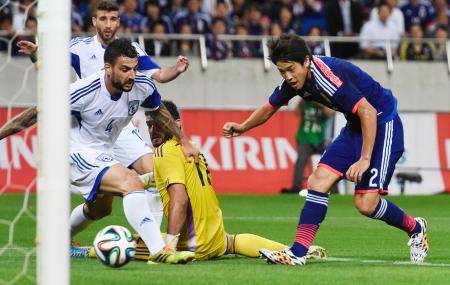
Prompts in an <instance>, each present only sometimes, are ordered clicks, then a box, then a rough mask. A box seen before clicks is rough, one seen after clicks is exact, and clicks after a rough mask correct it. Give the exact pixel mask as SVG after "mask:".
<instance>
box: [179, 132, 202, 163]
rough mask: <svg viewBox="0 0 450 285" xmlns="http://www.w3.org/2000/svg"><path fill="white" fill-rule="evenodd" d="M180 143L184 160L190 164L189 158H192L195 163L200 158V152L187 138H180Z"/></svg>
mask: <svg viewBox="0 0 450 285" xmlns="http://www.w3.org/2000/svg"><path fill="white" fill-rule="evenodd" d="M180 143H181V148H182V149H183V153H184V156H185V157H186V160H187V161H189V162H191V158H194V162H195V163H197V162H198V159H199V156H200V150H199V149H198V148H197V147H196V146H195V145H194V144H192V143H191V142H190V141H189V140H188V139H187V138H182V139H181V140H180Z"/></svg>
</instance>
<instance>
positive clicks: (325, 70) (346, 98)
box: [223, 35, 428, 265]
mask: <svg viewBox="0 0 450 285" xmlns="http://www.w3.org/2000/svg"><path fill="white" fill-rule="evenodd" d="M269 49H270V59H271V61H272V62H273V63H274V64H275V65H276V66H277V68H278V70H279V72H280V75H281V77H283V80H282V82H281V83H280V84H279V85H278V86H277V87H276V88H275V90H274V91H273V93H272V95H271V96H270V97H269V100H268V102H267V103H266V104H264V105H263V106H261V107H259V108H258V109H257V110H256V111H254V112H253V113H252V114H251V115H250V116H249V117H248V118H247V120H245V121H244V122H243V123H241V124H239V123H235V122H227V123H225V125H224V126H223V134H224V136H225V137H227V138H231V137H235V136H239V135H241V134H243V133H245V132H247V131H248V130H250V129H252V128H255V127H257V126H259V125H261V124H263V123H264V122H266V121H267V120H268V119H269V118H270V117H271V116H272V115H273V114H275V113H276V111H277V110H278V109H279V108H280V107H281V106H283V105H285V104H287V103H288V101H289V100H290V99H292V98H293V97H295V96H300V97H302V98H303V100H306V101H315V102H318V103H320V104H323V105H325V106H327V107H328V108H331V109H333V110H335V111H338V112H342V113H343V114H344V115H345V117H346V119H347V125H346V126H345V127H344V128H343V129H342V130H341V132H340V134H339V135H338V137H337V138H336V139H335V140H334V141H333V142H332V143H331V144H330V146H328V148H327V150H326V152H325V153H324V154H323V156H322V158H321V160H320V163H319V167H317V169H316V170H315V171H314V172H313V173H312V175H311V176H310V177H309V179H308V195H307V197H306V202H305V205H304V207H303V210H302V212H301V214H300V220H299V224H298V228H297V234H296V239H295V241H294V243H293V245H292V247H291V248H288V249H286V250H282V251H269V250H265V249H262V250H261V251H260V253H261V255H262V257H264V258H266V259H267V262H268V263H270V264H288V265H303V264H305V261H306V258H305V255H306V252H307V251H308V248H309V247H310V245H311V243H312V241H313V240H314V237H315V235H316V233H317V230H318V229H319V226H320V224H321V223H322V221H323V220H324V218H325V215H326V212H327V208H328V193H329V192H330V189H331V187H332V186H333V185H334V184H335V183H336V182H337V181H338V180H340V179H342V178H345V179H348V180H350V181H353V182H354V183H355V197H354V202H355V206H356V208H357V209H358V211H359V212H360V213H361V214H363V215H365V216H367V217H370V218H372V219H378V220H382V221H384V222H386V223H387V224H388V225H391V226H394V227H397V228H399V229H401V230H403V231H405V232H406V233H407V234H408V235H409V237H410V239H409V242H408V245H409V246H410V259H411V261H412V262H414V263H421V262H423V261H424V259H425V258H426V256H427V253H428V239H427V222H426V221H425V219H423V218H413V217H411V216H410V215H409V214H407V213H406V212H405V211H403V210H402V209H400V208H399V207H398V206H396V205H395V204H394V203H392V202H390V201H389V200H387V199H384V198H382V196H383V195H386V194H387V193H388V185H389V181H390V180H391V177H392V174H393V172H394V169H395V164H396V163H397V161H398V159H399V158H400V157H401V155H402V153H403V150H404V146H403V127H402V122H401V120H400V117H399V115H398V114H397V100H396V98H395V97H394V96H393V95H392V92H391V91H390V90H388V89H385V88H383V87H382V86H381V85H380V84H379V83H378V82H376V81H375V80H374V79H373V78H372V77H370V76H369V75H368V74H367V73H365V72H364V71H362V70H361V69H360V68H358V67H357V66H355V65H353V64H352V63H350V62H348V61H345V60H341V59H338V58H333V57H318V56H313V55H311V54H310V51H309V50H308V48H307V46H306V44H305V42H304V40H303V39H301V38H300V37H299V36H296V35H282V36H281V37H280V38H278V39H275V40H273V41H271V42H270V43H269Z"/></svg>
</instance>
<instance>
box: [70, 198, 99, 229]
mask: <svg viewBox="0 0 450 285" xmlns="http://www.w3.org/2000/svg"><path fill="white" fill-rule="evenodd" d="M83 208H84V203H83V204H81V205H78V206H76V207H75V208H74V209H73V210H72V213H70V237H73V236H75V235H76V234H77V233H79V232H81V231H82V230H84V229H85V228H87V227H88V226H89V225H90V224H92V223H93V222H94V221H93V220H91V219H89V218H88V217H86V215H85V214H84V210H83Z"/></svg>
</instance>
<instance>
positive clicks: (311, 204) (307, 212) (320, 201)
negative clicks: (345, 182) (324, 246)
mask: <svg viewBox="0 0 450 285" xmlns="http://www.w3.org/2000/svg"><path fill="white" fill-rule="evenodd" d="M327 209H328V194H327V193H321V192H317V191H314V190H308V195H307V196H306V202H305V205H304V206H303V210H302V212H301V214H300V220H299V223H298V227H297V235H296V237H295V242H294V244H293V245H292V247H291V251H292V253H293V254H295V255H296V256H299V257H301V256H305V255H306V253H307V252H308V249H309V247H310V246H311V244H312V242H313V240H314V237H315V236H316V233H317V230H318V229H319V226H320V223H322V221H323V219H324V218H325V215H326V214H327Z"/></svg>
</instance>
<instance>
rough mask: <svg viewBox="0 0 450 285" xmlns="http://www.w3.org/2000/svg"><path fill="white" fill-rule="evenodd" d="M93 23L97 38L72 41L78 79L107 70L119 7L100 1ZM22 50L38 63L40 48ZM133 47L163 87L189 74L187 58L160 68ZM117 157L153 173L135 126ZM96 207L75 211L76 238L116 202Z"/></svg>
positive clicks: (14, 123)
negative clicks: (170, 65)
mask: <svg viewBox="0 0 450 285" xmlns="http://www.w3.org/2000/svg"><path fill="white" fill-rule="evenodd" d="M92 22H93V25H94V27H95V28H96V35H95V36H93V37H88V38H75V39H73V40H72V41H71V46H70V52H71V61H72V67H73V69H74V71H75V73H76V74H77V77H78V78H85V77H87V76H89V75H91V74H92V73H95V72H98V71H100V70H102V69H103V64H104V62H103V56H104V52H105V48H106V47H107V46H108V44H109V43H111V41H112V40H114V38H115V35H116V32H117V30H118V28H119V26H120V19H119V8H118V6H117V4H115V3H114V2H112V1H104V0H103V1H100V2H99V4H98V6H97V10H96V12H95V14H94V16H93V18H92ZM18 46H19V48H20V51H21V52H22V53H24V54H27V55H29V56H30V58H31V60H32V61H34V62H35V61H36V58H37V57H36V51H37V45H35V44H33V43H31V42H27V41H21V42H19V43H18ZM133 46H134V47H135V48H136V50H137V51H138V53H139V59H138V70H139V71H140V72H142V73H144V74H145V75H147V76H148V77H151V78H152V79H154V80H156V81H158V82H160V83H164V82H168V81H171V80H173V79H175V78H176V77H177V76H178V75H179V74H180V73H182V72H184V71H186V69H187V68H188V66H189V61H188V59H187V58H186V57H184V56H179V57H178V58H177V62H176V65H175V66H173V67H168V68H160V67H159V66H158V65H157V64H156V63H155V62H153V61H152V60H151V58H150V57H149V56H148V55H147V54H146V53H145V52H144V51H143V50H142V49H141V48H140V47H139V45H138V44H137V43H133ZM36 116H37V111H36V108H30V109H28V110H26V111H25V112H24V113H22V114H21V115H19V116H18V117H16V118H14V119H13V120H11V121H10V123H7V124H5V126H4V127H2V128H1V129H0V139H2V138H4V137H6V136H8V135H11V134H13V133H15V132H18V131H20V130H21V129H23V128H26V127H28V126H30V125H32V124H34V122H35V119H36ZM114 156H115V158H116V159H117V160H118V161H120V162H121V163H122V164H123V165H125V166H128V167H130V168H133V169H134V170H136V171H137V172H138V173H139V174H145V173H149V172H151V171H152V170H153V161H152V150H151V149H150V148H149V147H148V146H147V145H146V144H145V142H144V141H143V140H142V138H141V137H140V135H139V129H137V128H135V127H134V126H133V124H132V123H131V122H130V123H129V124H128V125H127V126H126V127H125V128H124V129H123V130H122V132H121V133H120V136H119V137H118V139H117V141H116V143H115V145H114ZM155 190H156V189H155ZM147 194H148V198H149V202H150V204H151V205H152V208H153V211H154V212H155V213H158V217H157V218H158V219H159V223H160V222H161V218H162V203H161V202H160V198H159V194H158V192H157V191H155V192H153V193H152V192H149V191H147ZM111 199H112V198H111ZM95 203H96V204H97V205H96V207H95V209H96V210H95V211H92V212H91V215H89V216H88V215H87V212H86V206H84V204H81V205H79V206H78V207H75V209H74V210H73V211H72V214H71V234H72V236H74V235H75V234H77V233H78V232H80V231H82V230H83V229H84V228H86V227H87V226H88V225H89V224H91V223H92V221H93V220H96V219H100V218H102V217H104V216H107V215H109V213H110V212H111V205H112V200H111V201H110V200H109V198H107V197H106V198H103V199H97V200H96V202H95ZM91 208H92V207H91Z"/></svg>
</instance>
